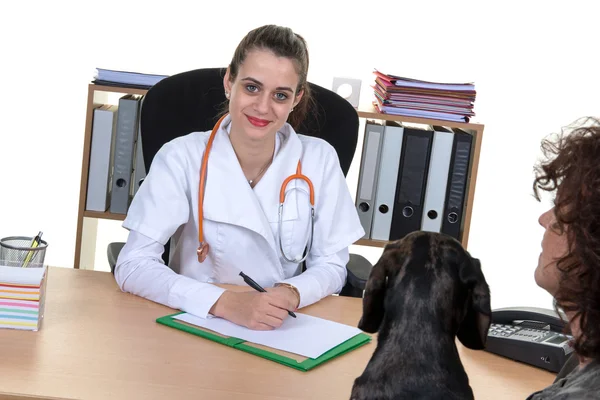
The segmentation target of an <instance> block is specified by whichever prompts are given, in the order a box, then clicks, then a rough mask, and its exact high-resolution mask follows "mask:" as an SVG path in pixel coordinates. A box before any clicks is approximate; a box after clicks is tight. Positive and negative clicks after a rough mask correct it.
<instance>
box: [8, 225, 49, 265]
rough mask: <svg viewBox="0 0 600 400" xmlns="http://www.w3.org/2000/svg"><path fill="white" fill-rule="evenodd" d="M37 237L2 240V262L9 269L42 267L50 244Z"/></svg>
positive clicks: (17, 237)
mask: <svg viewBox="0 0 600 400" xmlns="http://www.w3.org/2000/svg"><path fill="white" fill-rule="evenodd" d="M41 236H42V232H40V233H39V234H38V235H37V236H35V237H33V238H32V237H27V236H9V237H5V238H2V239H0V260H1V261H0V262H2V264H4V265H6V266H9V267H34V268H35V267H38V268H39V267H42V266H43V265H44V258H45V257H46V248H47V247H48V243H47V242H46V241H44V240H42V239H41Z"/></svg>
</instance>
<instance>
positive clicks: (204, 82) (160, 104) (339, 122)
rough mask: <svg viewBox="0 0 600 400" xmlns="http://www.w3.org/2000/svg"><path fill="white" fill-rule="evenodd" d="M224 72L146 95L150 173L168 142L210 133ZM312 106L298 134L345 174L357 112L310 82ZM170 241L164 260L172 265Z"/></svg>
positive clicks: (144, 128) (171, 80) (191, 74)
mask: <svg viewBox="0 0 600 400" xmlns="http://www.w3.org/2000/svg"><path fill="white" fill-rule="evenodd" d="M225 71H226V69H225V68H204V69H196V70H192V71H187V72H182V73H179V74H176V75H172V76H170V77H167V78H164V79H163V80H161V81H160V82H158V83H157V84H156V85H154V86H153V87H152V88H150V90H148V93H147V94H146V96H145V98H144V101H143V103H142V111H141V119H140V123H141V136H142V152H143V155H144V164H145V165H146V171H148V170H149V169H150V165H151V163H152V160H153V159H154V156H155V155H156V153H157V152H158V150H159V149H160V148H161V147H162V145H163V144H165V143H167V142H169V141H170V140H172V139H175V138H176V137H179V136H183V135H187V134H188V133H190V132H201V131H207V130H211V129H212V128H213V126H214V125H215V123H216V122H217V121H218V119H219V115H220V113H221V110H222V108H223V106H224V103H225V100H226V99H225V89H224V88H223V77H224V76H225ZM309 85H310V88H311V91H312V94H313V99H314V102H313V106H312V108H311V109H309V111H308V114H307V118H305V121H304V122H303V123H302V124H301V125H300V127H299V128H297V129H296V132H298V133H302V134H305V135H309V136H315V137H319V138H322V139H324V140H326V141H327V142H329V144H331V145H332V146H333V147H334V148H335V150H336V152H337V155H338V158H339V160H340V166H341V168H342V171H343V172H344V176H345V175H346V174H347V173H348V170H349V169H350V164H351V163H352V158H353V157H354V152H355V150H356V143H357V140H358V125H359V121H358V114H357V113H356V110H355V109H354V108H353V107H352V105H351V104H350V103H349V102H348V101H346V100H345V99H344V98H342V97H341V96H339V95H338V94H337V93H335V92H333V91H331V90H329V89H325V88H323V87H321V86H318V85H315V84H313V83H310V82H309ZM169 248H170V241H169V242H168V243H167V245H166V246H165V251H164V253H163V257H162V258H163V260H164V261H165V264H168V260H169Z"/></svg>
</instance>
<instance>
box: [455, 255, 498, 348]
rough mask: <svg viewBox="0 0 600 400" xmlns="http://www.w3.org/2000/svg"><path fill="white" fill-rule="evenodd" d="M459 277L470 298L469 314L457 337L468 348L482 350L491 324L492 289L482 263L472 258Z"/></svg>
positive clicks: (464, 263)
mask: <svg viewBox="0 0 600 400" xmlns="http://www.w3.org/2000/svg"><path fill="white" fill-rule="evenodd" d="M459 276H460V280H461V281H462V283H463V284H465V285H466V286H467V288H468V289H469V298H468V299H467V313H466V315H465V318H464V319H463V321H462V323H461V324H460V327H459V329H458V332H457V333H456V336H457V337H458V339H459V340H460V342H461V343H462V344H463V345H465V346H466V347H468V348H470V349H474V350H481V349H483V348H485V343H486V340H487V335H488V329H489V327H490V322H491V315H492V310H491V306H490V288H489V286H488V284H487V282H486V281H485V277H484V276H483V272H482V271H481V263H480V262H479V260H478V259H476V258H473V257H471V256H468V257H466V258H465V260H464V261H463V263H462V264H461V265H460V267H459Z"/></svg>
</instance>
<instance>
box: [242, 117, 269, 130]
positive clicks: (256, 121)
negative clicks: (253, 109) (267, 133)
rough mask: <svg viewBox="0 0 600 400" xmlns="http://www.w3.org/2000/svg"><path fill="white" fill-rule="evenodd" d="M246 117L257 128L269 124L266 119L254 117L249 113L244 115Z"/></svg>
mask: <svg viewBox="0 0 600 400" xmlns="http://www.w3.org/2000/svg"><path fill="white" fill-rule="evenodd" d="M246 118H248V121H250V123H251V124H252V125H254V126H256V127H258V128H264V127H265V126H267V125H269V121H268V120H266V119H260V118H254V117H251V116H249V115H246Z"/></svg>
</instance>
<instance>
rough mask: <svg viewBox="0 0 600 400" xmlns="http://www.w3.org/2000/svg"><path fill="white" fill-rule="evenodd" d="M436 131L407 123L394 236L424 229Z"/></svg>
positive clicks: (397, 187) (399, 172) (391, 236)
mask: <svg viewBox="0 0 600 400" xmlns="http://www.w3.org/2000/svg"><path fill="white" fill-rule="evenodd" d="M432 143H433V131H429V130H424V129H416V128H411V127H406V126H405V127H404V138H403V141H402V154H401V156H400V168H399V170H398V180H397V182H396V197H395V200H394V213H393V214H392V226H391V229H390V240H398V239H401V238H403V237H404V236H406V235H407V234H409V233H410V232H414V231H418V230H420V229H421V218H422V217H423V202H424V200H425V189H426V187H427V175H428V171H429V158H430V156H431V146H432Z"/></svg>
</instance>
